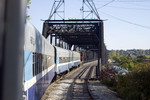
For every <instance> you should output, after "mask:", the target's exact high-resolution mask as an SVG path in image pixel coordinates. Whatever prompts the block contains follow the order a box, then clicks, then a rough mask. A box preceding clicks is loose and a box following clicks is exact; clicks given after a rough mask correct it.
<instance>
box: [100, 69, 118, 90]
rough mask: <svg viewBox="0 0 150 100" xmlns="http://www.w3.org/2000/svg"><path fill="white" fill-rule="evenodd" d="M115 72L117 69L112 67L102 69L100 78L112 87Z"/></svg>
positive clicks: (114, 83)
mask: <svg viewBox="0 0 150 100" xmlns="http://www.w3.org/2000/svg"><path fill="white" fill-rule="evenodd" d="M116 74H117V71H116V70H115V69H114V68H111V69H109V68H108V69H103V70H102V71H101V74H100V79H101V81H102V83H104V84H106V85H108V86H110V87H113V86H115V85H116V82H115V78H116Z"/></svg>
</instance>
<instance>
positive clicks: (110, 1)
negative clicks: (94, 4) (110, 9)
mask: <svg viewBox="0 0 150 100" xmlns="http://www.w3.org/2000/svg"><path fill="white" fill-rule="evenodd" d="M114 1H115V0H112V1H110V2H108V3H106V4H104V5H102V6H101V7H99V8H97V9H100V8H103V7H105V6H107V5H109V4H110V3H113V2H114Z"/></svg>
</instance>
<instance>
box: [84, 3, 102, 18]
mask: <svg viewBox="0 0 150 100" xmlns="http://www.w3.org/2000/svg"><path fill="white" fill-rule="evenodd" d="M86 1H87V3H88V4H89V5H90V7H91V8H92V11H93V12H94V13H95V15H96V17H97V18H98V19H99V20H100V17H99V14H98V13H97V12H96V11H95V9H94V8H93V7H92V5H91V4H90V2H89V0H86Z"/></svg>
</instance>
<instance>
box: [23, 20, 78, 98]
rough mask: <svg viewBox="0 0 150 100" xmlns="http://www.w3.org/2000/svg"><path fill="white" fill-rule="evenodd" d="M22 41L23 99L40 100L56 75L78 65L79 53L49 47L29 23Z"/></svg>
mask: <svg viewBox="0 0 150 100" xmlns="http://www.w3.org/2000/svg"><path fill="white" fill-rule="evenodd" d="M24 40H25V41H24V82H23V85H24V89H23V91H24V97H25V98H26V100H40V99H41V97H42V96H43V94H44V92H45V90H46V89H47V87H48V85H49V84H50V83H51V82H52V81H53V79H54V77H55V76H56V75H57V74H61V73H63V72H65V71H67V70H69V69H71V68H73V67H75V66H79V65H80V53H77V52H75V51H71V50H66V49H63V48H60V47H55V46H53V45H51V44H50V43H49V42H48V41H47V40H46V39H45V38H44V37H43V36H42V35H41V34H40V32H39V31H38V30H37V29H36V28H35V27H34V26H33V25H32V24H31V23H30V22H29V21H27V23H26V27H25V36H24Z"/></svg>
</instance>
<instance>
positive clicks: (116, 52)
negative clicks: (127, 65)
mask: <svg viewBox="0 0 150 100" xmlns="http://www.w3.org/2000/svg"><path fill="white" fill-rule="evenodd" d="M108 54H109V55H110V54H113V55H116V56H128V55H132V56H136V57H137V56H140V55H146V56H147V57H150V49H148V50H142V49H131V50H108Z"/></svg>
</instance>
